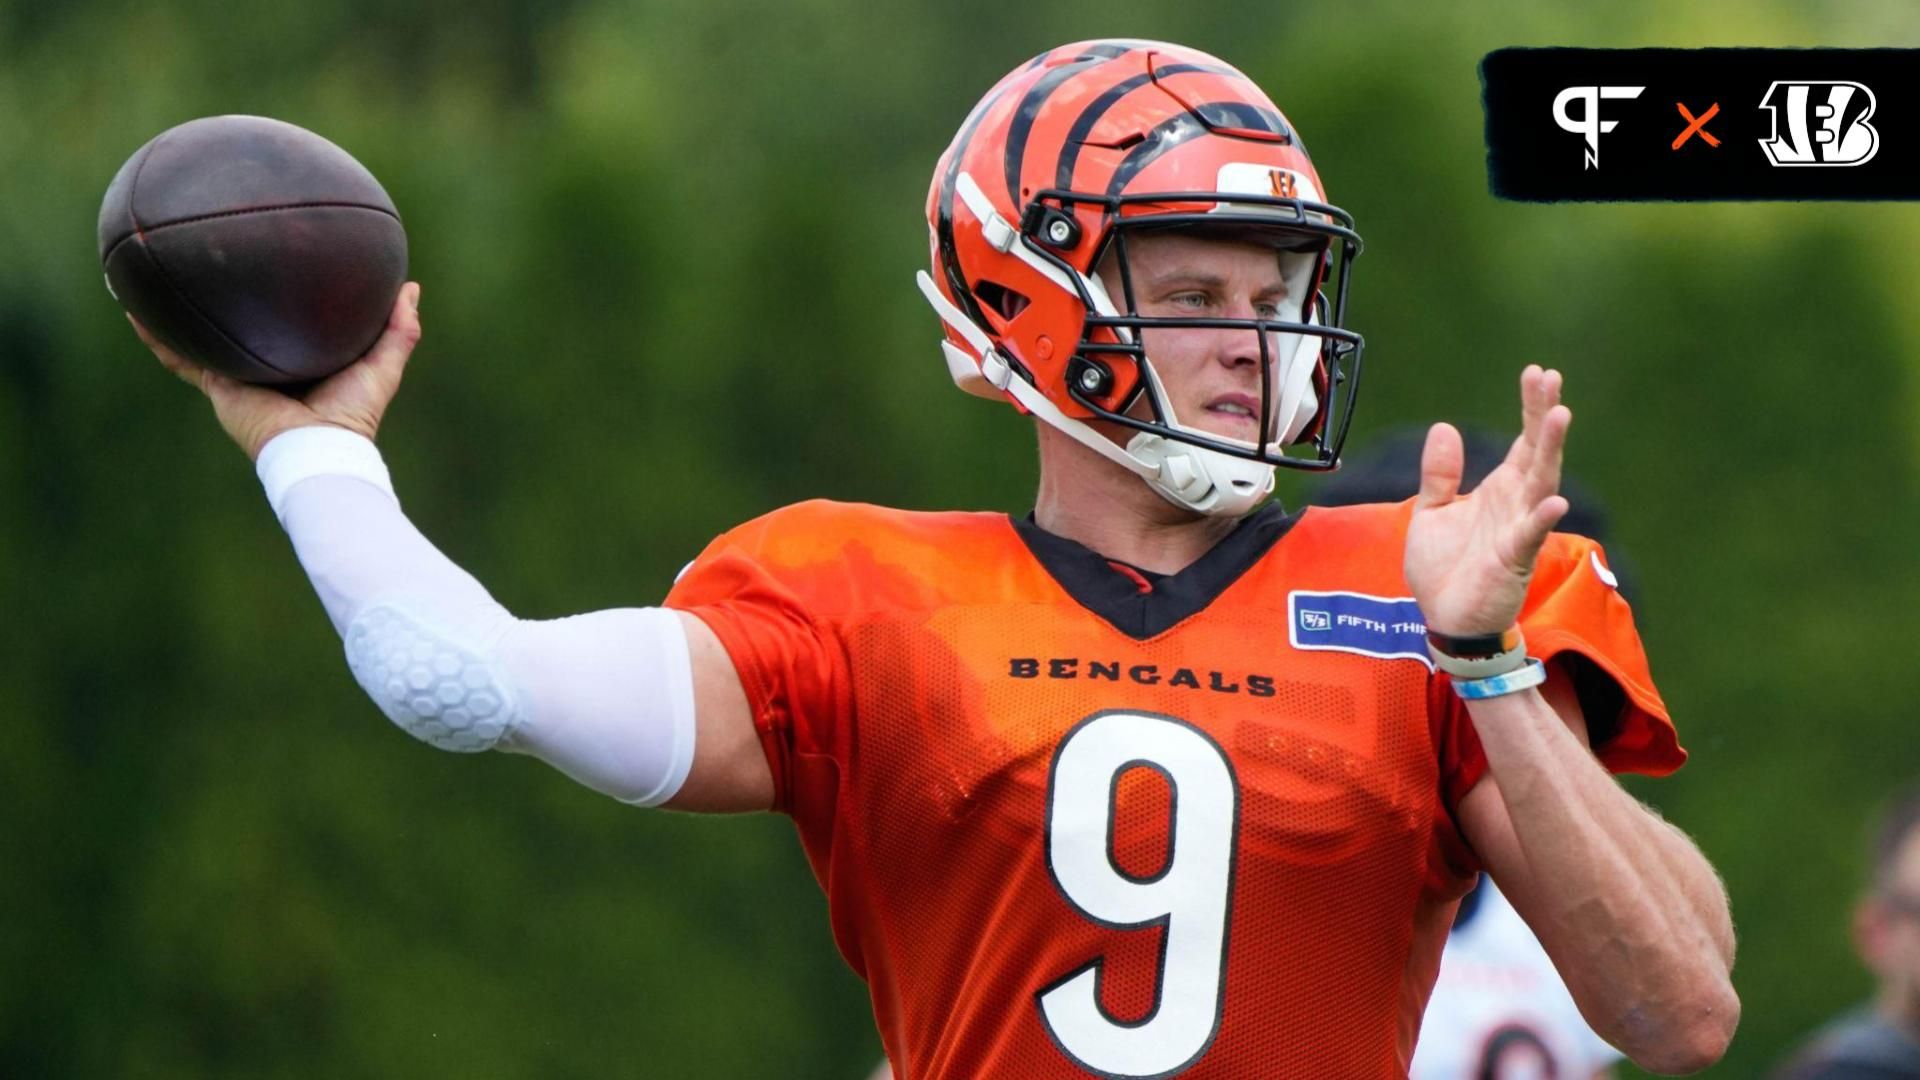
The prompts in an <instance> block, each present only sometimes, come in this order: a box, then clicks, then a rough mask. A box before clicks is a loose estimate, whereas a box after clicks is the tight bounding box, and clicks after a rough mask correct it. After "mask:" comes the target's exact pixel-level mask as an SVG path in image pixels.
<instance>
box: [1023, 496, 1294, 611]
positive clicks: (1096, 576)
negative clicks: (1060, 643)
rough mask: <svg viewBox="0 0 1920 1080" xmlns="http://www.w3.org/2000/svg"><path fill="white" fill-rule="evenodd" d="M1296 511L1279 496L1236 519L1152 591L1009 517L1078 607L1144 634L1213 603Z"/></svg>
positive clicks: (1087, 551) (1081, 549)
mask: <svg viewBox="0 0 1920 1080" xmlns="http://www.w3.org/2000/svg"><path fill="white" fill-rule="evenodd" d="M1298 520H1300V515H1299V514H1289V513H1287V512H1286V510H1284V509H1282V508H1281V506H1280V504H1279V503H1277V502H1269V503H1267V504H1266V505H1264V506H1262V507H1260V508H1259V509H1258V510H1255V511H1254V512H1253V513H1251V514H1248V515H1247V516H1246V517H1244V518H1241V519H1240V524H1238V525H1236V526H1234V529H1233V531H1232V532H1231V533H1228V534H1227V536H1226V537H1225V538H1224V539H1222V540H1221V541H1220V542H1219V543H1217V544H1215V545H1214V546H1213V548H1212V550H1210V551H1208V552H1207V553H1206V554H1205V555H1202V556H1200V558H1198V559H1196V560H1194V562H1193V565H1191V566H1189V567H1187V568H1186V569H1185V570H1182V571H1180V572H1179V573H1177V574H1167V575H1165V576H1163V577H1160V578H1159V579H1158V581H1156V582H1155V583H1154V585H1153V588H1152V590H1151V591H1148V592H1141V591H1140V587H1139V584H1138V583H1137V582H1135V581H1134V580H1133V579H1132V578H1129V577H1128V576H1126V575H1125V574H1122V573H1121V572H1120V571H1118V570H1115V569H1114V568H1113V566H1112V564H1111V563H1110V562H1109V560H1108V559H1107V558H1106V556H1104V555H1101V554H1100V553H1099V552H1097V551H1094V550H1092V549H1091V548H1088V547H1086V546H1084V545H1082V544H1080V543H1077V542H1075V541H1073V540H1068V539H1067V538H1066V537H1064V536H1055V535H1054V534H1052V533H1050V532H1048V531H1046V530H1045V529H1042V528H1041V527H1040V526H1038V525H1036V524H1034V522H1033V515H1032V514H1028V515H1027V516H1025V517H1021V518H1013V519H1012V521H1013V527H1014V529H1015V530H1016V531H1017V532H1018V533H1019V534H1020V539H1021V540H1022V541H1023V542H1025V544H1026V545H1027V549H1028V550H1029V551H1032V552H1033V557H1034V558H1036V559H1038V560H1040V565H1041V566H1043V567H1045V568H1046V570H1047V573H1049V574H1051V575H1052V576H1053V579H1054V580H1055V581H1057V582H1059V583H1060V587H1061V588H1062V589H1065V590H1066V591H1067V595H1069V596H1071V597H1073V598H1074V600H1076V601H1078V602H1079V604H1080V606H1081V607H1084V608H1086V609H1087V610H1088V611H1091V612H1093V613H1094V614H1095V615H1098V616H1100V617H1101V618H1102V619H1105V620H1106V621H1107V622H1108V623H1109V624H1111V625H1112V626H1113V628H1114V629H1115V630H1118V631H1120V632H1121V633H1123V634H1125V635H1127V636H1128V637H1130V638H1134V639H1136V640H1140V641H1145V640H1146V639H1147V638H1150V637H1153V636H1154V635H1156V634H1159V633H1161V632H1163V631H1165V630H1167V629H1168V628H1169V627H1171V626H1173V625H1174V624H1175V623H1178V622H1179V621H1181V620H1182V619H1185V618H1186V617H1187V616H1189V615H1192V614H1194V613H1195V612H1197V611H1199V610H1201V609H1202V608H1204V607H1206V606H1207V605H1208V604H1210V603H1212V602H1213V600H1214V598H1215V597H1217V596H1219V595H1220V594H1221V593H1223V592H1225V591H1226V590H1227V586H1229V585H1232V584H1233V583H1234V582H1235V581H1238V580H1239V579H1240V575H1241V574H1244V573H1246V572H1247V570H1248V569H1249V568H1251V567H1252V566H1253V564H1254V563H1256V562H1259V561H1260V557H1261V556H1262V555H1265V554H1266V553H1267V552H1268V551H1269V550H1271V549H1272V547H1273V545H1274V544H1275V543H1277V542H1279V540H1280V538H1281V537H1282V536H1285V535H1286V534H1287V530H1288V529H1291V528H1292V527H1293V523H1294V522H1296V521H1298Z"/></svg>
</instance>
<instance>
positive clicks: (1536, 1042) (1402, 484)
mask: <svg viewBox="0 0 1920 1080" xmlns="http://www.w3.org/2000/svg"><path fill="white" fill-rule="evenodd" d="M1461 439H1462V442H1463V444H1464V445H1465V447H1466V470H1465V472H1464V473H1463V474H1462V479H1461V487H1462V488H1463V489H1470V488H1472V486H1473V485H1475V484H1477V483H1479V482H1480V479H1481V478H1482V477H1484V476H1486V475H1487V473H1488V472H1489V471H1490V470H1491V469H1492V468H1493V467H1494V466H1495V465H1497V464H1499V462H1500V459H1501V457H1502V456H1503V455H1505V453H1506V450H1507V446H1508V445H1509V440H1506V439H1503V438H1500V437H1499V436H1496V435H1494V434H1493V433H1491V432H1487V431H1482V430H1479V429H1471V428H1470V429H1467V430H1465V431H1463V432H1461ZM1425 442H1426V433H1425V432H1423V431H1400V432H1394V433H1390V434H1388V435H1385V436H1383V437H1381V438H1379V439H1377V440H1376V441H1374V442H1373V443H1372V444H1371V445H1369V446H1367V447H1366V448H1364V449H1362V450H1361V451H1360V452H1358V453H1356V454H1352V455H1349V456H1348V460H1347V461H1346V463H1345V464H1343V465H1342V466H1341V467H1340V471H1339V472H1337V473H1335V474H1334V475H1333V477H1332V478H1331V479H1329V480H1328V481H1327V482H1326V483H1325V484H1323V485H1321V486H1320V488H1319V489H1318V490H1316V491H1315V492H1314V493H1313V495H1312V498H1311V502H1312V504H1313V505H1316V506H1348V505H1353V504H1359V503H1376V502H1400V501H1401V500H1403V499H1410V498H1412V497H1414V496H1415V495H1416V494H1418V493H1419V490H1420V452H1421V448H1422V446H1423V445H1424V443H1425ZM1560 491H1561V493H1562V494H1564V495H1566V497H1567V502H1568V504H1569V508H1568V510H1567V514H1566V516H1565V517H1563V518H1561V519H1560V524H1559V526H1558V527H1559V529H1560V530H1561V531H1562V532H1569V533H1575V534H1578V535H1580V536H1585V537H1588V538H1590V539H1592V540H1595V541H1598V542H1600V543H1603V544H1604V543H1607V542H1608V539H1609V538H1608V536H1607V532H1608V530H1607V512H1606V507H1605V506H1604V504H1602V503H1601V502H1600V500H1599V498H1598V497H1597V496H1595V495H1593V494H1591V493H1590V492H1589V491H1587V490H1586V489H1585V488H1584V487H1583V486H1582V485H1581V484H1580V482H1579V481H1578V479H1577V478H1575V477H1573V476H1570V475H1563V476H1561V478H1560ZM1607 560H1608V568H1609V569H1610V570H1612V571H1613V574H1614V576H1615V578H1616V579H1618V581H1619V585H1618V586H1617V587H1618V589H1619V591H1620V595H1622V596H1624V597H1627V598H1628V599H1629V600H1632V599H1634V598H1635V590H1634V588H1633V582H1632V576H1631V574H1630V573H1629V572H1628V569H1627V566H1628V563H1627V559H1626V556H1625V555H1624V554H1623V553H1622V552H1621V551H1620V550H1619V549H1618V548H1617V547H1609V548H1608V549H1607ZM1621 1056H1622V1055H1621V1053H1620V1051H1618V1050H1616V1049H1614V1048H1613V1047H1612V1046H1610V1045H1608V1043H1607V1042H1606V1040H1604V1039H1602V1038H1601V1037H1600V1036H1599V1035H1597V1034H1595V1033H1594V1031H1593V1028H1592V1027H1590V1026H1588V1024H1587V1022H1586V1020H1585V1019H1584V1018H1582V1017H1581V1015H1580V1008H1579V1006H1578V1005H1576V1004H1575V1003H1574V1000H1573V995H1572V994H1571V993H1569V992H1568V991H1567V987H1566V983H1564V982H1563V981H1561V978H1560V973H1559V972H1557V971H1555V970H1554V968H1553V960H1552V959H1551V958H1550V957H1548V956H1547V951H1546V949H1544V948H1542V947H1541V945H1540V940H1539V938H1537V937H1535V936H1534V934H1533V931H1531V930H1529V929H1528V928H1527V924H1526V922H1525V921H1524V920H1523V919H1521V918H1520V914H1519V912H1516V911H1515V910H1513V905H1512V904H1511V903H1510V902H1509V901H1508V900H1507V898H1506V897H1505V896H1503V895H1501V893H1500V888H1499V886H1497V885H1495V884H1494V883H1493V880H1492V879H1491V878H1490V877H1488V876H1487V875H1486V874H1481V875H1480V880H1479V882H1478V884H1476V885H1475V886H1474V887H1473V889H1472V890H1471V891H1469V892H1468V893H1467V895H1466V896H1464V897H1462V898H1461V900H1460V910H1459V912H1458V913H1456V914H1455V915H1454V919H1453V929H1452V930H1451V931H1450V932H1449V933H1448V935H1447V945H1446V949H1445V950H1444V951H1443V952H1442V953H1441V955H1440V978H1439V979H1438V981H1436V982H1435V983H1434V986H1433V996H1432V997H1431V998H1429V999H1428V1000H1427V1011H1426V1014H1425V1016H1424V1017H1423V1018H1422V1020H1421V1022H1420V1041H1419V1043H1418V1044H1417V1045H1416V1047H1415V1049H1414V1054H1413V1068H1412V1070H1411V1074H1410V1075H1411V1077H1412V1080H1550V1078H1558V1080H1610V1078H1611V1077H1612V1076H1613V1075H1614V1073H1613V1068H1612V1066H1613V1064H1614V1063H1615V1062H1617V1061H1619V1060H1620V1059H1621Z"/></svg>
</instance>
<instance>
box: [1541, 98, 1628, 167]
mask: <svg viewBox="0 0 1920 1080" xmlns="http://www.w3.org/2000/svg"><path fill="white" fill-rule="evenodd" d="M1645 89H1646V87H1644V86H1569V87H1567V88H1566V89H1565V90H1562V91H1560V96H1559V97H1556V98H1554V99H1553V122H1554V123H1556V124H1559V125H1560V130H1561V131H1567V132H1572V133H1573V134H1575V135H1580V136H1583V137H1584V138H1585V139H1586V140H1587V157H1586V162H1587V163H1586V165H1585V166H1584V168H1588V169H1597V168H1599V167H1600V136H1602V135H1604V134H1606V133H1607V132H1609V131H1612V130H1613V129H1614V128H1617V127H1619V126H1620V121H1618V120H1602V119H1600V102H1601V100H1603V99H1605V98H1637V97H1639V96H1640V91H1642V90H1645ZM1575 101H1579V102H1582V103H1583V104H1584V105H1585V108H1584V109H1582V110H1581V115H1580V116H1579V117H1578V118H1575V117H1573V116H1571V115H1569V114H1568V111H1567V106H1569V105H1571V104H1573V103H1574V102H1575Z"/></svg>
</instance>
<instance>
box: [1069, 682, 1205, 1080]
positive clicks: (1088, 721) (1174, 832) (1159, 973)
mask: <svg viewBox="0 0 1920 1080" xmlns="http://www.w3.org/2000/svg"><path fill="white" fill-rule="evenodd" d="M1114 716H1124V717H1129V718H1132V719H1139V720H1151V721H1160V722H1165V723H1170V724H1174V725H1176V726H1178V727H1180V728H1182V729H1184V730H1185V731H1187V732H1188V733H1191V734H1193V735H1196V736H1198V737H1199V739H1200V741H1201V742H1202V743H1203V744H1205V746H1206V747H1207V748H1208V749H1210V750H1212V751H1213V752H1214V754H1215V755H1217V756H1218V757H1219V759H1220V764H1221V766H1222V767H1223V768H1224V769H1225V770H1226V775H1227V780H1228V784H1227V785H1226V786H1227V791H1228V793H1229V795H1230V797H1231V800H1232V811H1231V815H1230V819H1229V820H1230V826H1229V829H1228V840H1227V859H1226V874H1225V881H1224V883H1223V884H1224V888H1225V896H1224V898H1223V903H1222V905H1221V927H1220V964H1219V966H1220V974H1219V980H1218V982H1217V983H1216V984H1215V990H1214V996H1213V1024H1212V1027H1211V1028H1210V1029H1209V1030H1208V1032H1207V1036H1206V1038H1205V1039H1204V1040H1202V1041H1201V1043H1200V1045H1199V1047H1198V1048H1197V1049H1196V1050H1194V1052H1193V1053H1192V1054H1191V1055H1190V1056H1189V1057H1188V1058H1187V1059H1186V1060H1184V1061H1182V1062H1181V1063H1180V1064H1178V1065H1175V1066H1173V1067H1172V1068H1169V1069H1164V1070H1162V1071H1160V1072H1155V1073H1123V1072H1111V1071H1108V1070H1105V1069H1101V1068H1098V1067H1096V1066H1094V1065H1092V1064H1090V1063H1089V1062H1087V1061H1086V1060H1085V1059H1084V1058H1082V1057H1081V1056H1080V1055H1079V1054H1077V1053H1075V1052H1074V1051H1073V1050H1072V1049H1070V1048H1069V1047H1068V1046H1067V1045H1066V1043H1065V1042H1064V1041H1063V1040H1062V1039H1061V1038H1060V1035H1059V1033H1058V1032H1056V1031H1055V1030H1054V1026H1053V1023H1052V1021H1051V1020H1050V1019H1049V1017H1048V1015H1047V1006H1046V999H1047V997H1048V996H1049V995H1051V994H1053V993H1054V992H1055V991H1056V990H1059V989H1061V988H1062V987H1065V986H1066V985H1067V984H1069V983H1072V982H1074V981H1075V980H1077V979H1080V978H1082V977H1083V976H1084V975H1086V973H1087V972H1088V971H1092V972H1093V980H1094V981H1093V1001H1094V1005H1095V1007H1096V1008H1097V1009H1098V1010H1099V1014H1100V1017H1101V1018H1102V1019H1103V1020H1105V1021H1106V1022H1107V1023H1109V1024H1112V1025H1113V1026H1114V1027H1116V1028H1125V1029H1130V1030H1131V1029H1138V1028H1142V1027H1145V1026H1146V1025H1147V1024H1149V1023H1151V1022H1152V1021H1153V1020H1154V1018H1155V1017H1157V1016H1158V1015H1159V1014H1160V1007H1161V1004H1162V1002H1163V997H1164V994H1165V991H1166V975H1167V949H1168V947H1169V945H1170V943H1171V942H1172V939H1173V935H1172V932H1171V931H1172V926H1171V924H1172V921H1173V912H1171V911H1169V912H1167V913H1165V914H1163V915H1161V916H1159V917H1158V918H1155V919H1151V920H1148V921H1145V922H1136V923H1124V922H1113V921H1110V920H1107V919H1103V918H1101V917H1099V916H1097V915H1095V914H1093V913H1092V912H1090V911H1088V910H1087V909H1086V908H1084V907H1082V906H1081V905H1080V903H1079V901H1077V900H1075V899H1074V897H1073V895H1072V894H1071V893H1070V892H1068V891H1067V888H1066V885H1065V884H1064V883H1062V882H1061V880H1060V873H1059V870H1058V869H1057V868H1056V865H1055V862H1054V800H1055V795H1056V792H1057V790H1058V780H1059V771H1060V761H1061V758H1062V757H1063V756H1064V752H1065V750H1066V748H1067V746H1068V744H1069V743H1071V742H1072V741H1073V739H1074V738H1075V737H1077V736H1078V735H1080V734H1081V733H1082V732H1083V731H1085V730H1086V729H1087V728H1089V727H1091V726H1092V725H1094V724H1096V723H1098V722H1099V721H1101V720H1104V719H1107V718H1109V717H1114ZM1135 768H1147V769H1152V770H1153V771H1154V772H1156V773H1158V774H1159V775H1160V777H1161V778H1162V779H1163V780H1165V781H1166V782H1167V788H1168V791H1169V792H1170V799H1169V805H1168V808H1167V855H1166V858H1165V859H1164V860H1163V861H1162V862H1161V863H1160V867H1159V869H1158V870H1156V871H1155V872H1154V873H1152V874H1149V875H1146V876H1144V877H1136V876H1135V875H1133V874H1130V873H1128V872H1127V871H1126V870H1125V869H1124V868H1122V867H1121V866H1120V864H1119V863H1118V862H1117V861H1116V860H1115V859H1114V827H1115V819H1116V817H1117V814H1116V813H1115V802H1116V799H1115V796H1116V795H1117V794H1118V792H1119V787H1120V778H1121V777H1122V776H1124V775H1126V774H1127V773H1128V772H1131V771H1132V770H1134V769H1135ZM1179 812H1180V785H1179V783H1178V782H1177V781H1176V780H1175V779H1174V777H1173V774H1172V772H1171V771H1170V770H1169V769H1167V768H1166V767H1165V765H1164V764H1163V763H1161V762H1157V761H1153V760H1151V759H1148V758H1129V759H1127V760H1125V761H1124V762H1122V763H1121V764H1119V765H1118V766H1116V767H1115V768H1114V770H1113V774H1112V776H1110V777H1109V778H1108V786H1107V802H1106V832H1105V848H1106V850H1105V856H1106V861H1107V864H1108V866H1110V867H1111V868H1112V869H1113V871H1114V873H1115V875H1116V876H1117V877H1119V878H1120V879H1121V880H1123V881H1126V882H1128V883H1130V884H1134V885H1145V884H1151V883H1154V882H1157V881H1160V880H1161V879H1163V878H1164V877H1165V876H1166V875H1167V874H1169V873H1171V872H1172V870H1173V866H1174V860H1175V859H1176V858H1178V856H1179V852H1178V851H1177V850H1176V840H1177V837H1178V822H1179ZM1043 842H1044V845H1045V852H1046V861H1047V877H1048V879H1049V880H1051V881H1052V882H1053V886H1054V888H1055V889H1056V890H1057V891H1058V892H1059V894H1060V897H1061V899H1063V900H1065V901H1066V902H1067V904H1068V906H1070V907H1072V908H1073V910H1074V911H1075V912H1076V913H1078V914H1079V915H1080V916H1081V917H1082V918H1084V919H1086V920H1087V921H1088V922H1091V923H1093V924H1095V925H1097V926H1100V927H1103V928H1106V929H1110V930H1146V929H1157V930H1159V931H1160V950H1159V956H1158V958H1157V959H1156V961H1155V964H1154V985H1153V1004H1152V1006H1151V1007H1149V1008H1148V1009H1147V1012H1146V1014H1145V1015H1144V1016H1142V1017H1141V1018H1140V1019H1138V1020H1134V1021H1125V1020H1120V1019H1117V1018H1115V1017H1114V1016H1113V1015H1112V1014H1111V1013H1109V1012H1108V1011H1107V1008H1106V1005H1105V1004H1104V1002H1103V1000H1102V995H1101V991H1102V989H1103V982H1104V979H1105V976H1106V954H1104V953H1100V954H1096V955H1095V956H1093V957H1092V958H1091V959H1089V960H1088V961H1087V962H1086V963H1083V964H1081V965H1079V966H1078V967H1075V968H1073V969H1072V970H1071V971H1068V972H1067V973H1065V974H1064V975H1061V976H1060V977H1059V978H1057V979H1054V980H1053V981H1052V982H1049V983H1048V984H1047V985H1045V986H1043V987H1041V988H1040V990H1039V991H1038V992H1036V993H1035V994H1034V1006H1035V1009H1036V1011H1038V1012H1039V1014H1040V1026H1041V1029H1042V1030H1044V1031H1045V1032H1046V1033H1047V1038H1048V1039H1049V1040H1050V1041H1051V1042H1052V1043H1053V1045H1054V1047H1055V1048H1056V1049H1058V1050H1059V1051H1060V1053H1061V1054H1063V1055H1065V1056H1066V1058H1067V1059H1068V1060H1070V1061H1072V1062H1073V1063H1074V1064H1075V1065H1077V1066H1079V1067H1080V1068H1082V1069H1085V1070H1087V1071H1088V1072H1090V1073H1093V1074H1094V1075H1096V1076H1102V1077H1109V1078H1111V1080H1163V1078H1165V1077H1171V1076H1177V1075H1179V1074H1180V1073H1183V1072H1185V1071H1187V1070H1188V1069H1190V1068H1192V1067H1193V1066H1194V1065H1195V1064H1197V1063H1198V1062H1199V1061H1200V1059H1201V1058H1203V1057H1205V1056H1206V1054H1207V1051H1208V1050H1211V1049H1212V1048H1213V1043H1214V1040H1215V1039H1217V1038H1219V1035H1220V1025H1221V1023H1222V1022H1223V1021H1224V1020H1225V1018H1226V995H1227V957H1228V954H1229V952H1230V951H1231V945H1232V941H1231V937H1232V931H1233V892H1234V883H1235V881H1236V880H1238V877H1239V863H1240V777H1239V774H1238V773H1237V772H1236V771H1235V770H1234V767H1233V759H1232V758H1231V757H1229V756H1228V755H1227V752H1226V750H1225V749H1224V748H1223V747H1221V745H1220V743H1219V742H1218V741H1216V740H1215V739H1214V738H1213V736H1212V735H1209V734H1208V733H1207V732H1206V731H1204V730H1203V729H1201V728H1199V727H1197V726H1195V725H1194V724H1192V723H1189V722H1188V721H1186V720H1183V719H1181V718H1180V717H1177V716H1169V715H1167V714H1165V713H1156V712H1149V711H1147V710H1144V709H1103V710H1101V711H1099V712H1096V713H1093V714H1091V715H1089V716H1087V717H1085V718H1083V719H1081V720H1080V721H1079V722H1078V723H1076V724H1074V725H1073V727H1071V728H1069V729H1067V731H1066V733H1065V734H1063V735H1062V736H1061V737H1060V742H1059V744H1058V745H1056V746H1055V748H1054V751H1053V757H1052V759H1051V760H1050V761H1049V762H1048V764H1047V799H1046V817H1045V832H1044V836H1043Z"/></svg>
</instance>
